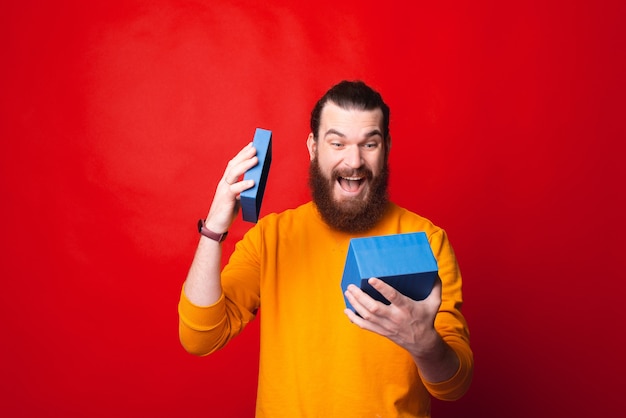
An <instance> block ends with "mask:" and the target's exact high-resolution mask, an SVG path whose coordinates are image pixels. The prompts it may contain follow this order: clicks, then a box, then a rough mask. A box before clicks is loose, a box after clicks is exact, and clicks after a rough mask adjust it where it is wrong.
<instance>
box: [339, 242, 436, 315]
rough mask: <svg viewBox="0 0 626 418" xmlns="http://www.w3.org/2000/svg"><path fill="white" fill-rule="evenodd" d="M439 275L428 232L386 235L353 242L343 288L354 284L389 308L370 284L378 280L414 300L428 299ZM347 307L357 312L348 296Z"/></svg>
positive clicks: (342, 280)
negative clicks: (375, 279)
mask: <svg viewBox="0 0 626 418" xmlns="http://www.w3.org/2000/svg"><path fill="white" fill-rule="evenodd" d="M437 274H438V267H437V260H436V259H435V256H434V255H433V252H432V249H431V248H430V244H429V242H428V238H427V237H426V233H424V232H410V233H404V234H393V235H383V236H374V237H365V238H353V239H351V240H350V245H349V247H348V254H347V255H346V262H345V265H344V271H343V277H342V279H341V288H342V290H343V292H345V291H346V289H347V288H348V285H350V284H354V285H356V286H358V287H359V288H361V290H363V291H364V292H365V293H367V294H368V295H370V296H371V297H372V298H374V299H376V300H378V301H380V302H383V303H385V304H389V301H388V300H387V299H385V298H384V297H383V295H381V294H380V293H379V292H378V291H377V290H375V289H374V288H373V287H372V286H370V285H369V283H367V280H368V279H370V278H371V277H377V278H379V279H381V280H383V281H384V282H385V283H387V284H389V285H390V286H392V287H394V288H395V289H396V290H398V291H399V292H400V293H402V294H403V295H405V296H408V297H410V298H411V299H414V300H422V299H425V298H426V297H427V296H428V295H429V294H430V291H431V290H432V287H433V284H434V280H435V278H436V277H437ZM344 300H345V302H346V306H347V307H348V308H350V309H353V308H352V306H351V305H350V302H348V300H347V298H346V297H345V295H344Z"/></svg>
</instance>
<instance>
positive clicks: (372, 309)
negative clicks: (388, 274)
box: [346, 285, 385, 320]
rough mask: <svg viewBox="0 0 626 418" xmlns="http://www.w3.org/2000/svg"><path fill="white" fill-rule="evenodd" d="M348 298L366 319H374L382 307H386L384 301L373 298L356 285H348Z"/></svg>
mask: <svg viewBox="0 0 626 418" xmlns="http://www.w3.org/2000/svg"><path fill="white" fill-rule="evenodd" d="M346 298H347V299H348V301H349V302H350V304H351V305H352V307H353V308H354V310H355V311H356V312H357V313H358V314H359V315H361V317H362V318H364V319H366V320H372V318H373V317H374V316H376V315H378V312H379V311H380V309H381V308H384V307H385V305H384V304H383V303H381V302H378V301H377V300H375V299H373V298H372V297H371V296H370V295H368V294H367V293H365V292H364V291H363V290H361V289H359V288H358V287H357V286H355V285H350V286H348V289H347V290H346Z"/></svg>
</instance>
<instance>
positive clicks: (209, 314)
mask: <svg viewBox="0 0 626 418" xmlns="http://www.w3.org/2000/svg"><path fill="white" fill-rule="evenodd" d="M257 237H259V231H258V228H257V227H255V228H252V229H251V230H250V231H248V233H247V234H246V235H245V236H244V238H243V239H242V240H241V241H239V242H238V243H237V245H236V247H235V251H234V252H233V254H232V256H231V258H230V260H229V263H228V265H227V266H226V267H225V268H224V270H223V271H222V273H221V281H222V295H221V297H220V299H219V300H218V301H217V302H215V303H214V304H213V305H211V306H197V305H194V304H193V303H192V302H191V301H190V300H189V299H188V298H187V296H186V295H185V292H184V289H183V290H182V291H181V295H180V299H179V303H178V318H179V321H178V333H179V338H180V342H181V344H182V346H183V347H184V348H185V350H187V351H188V352H189V353H191V354H195V355H200V356H202V355H208V354H211V353H213V352H215V351H217V350H219V349H221V348H223V347H224V346H226V344H227V343H228V342H229V341H230V340H231V339H233V338H234V337H235V336H237V335H239V333H241V331H242V330H243V329H244V328H245V326H246V325H247V324H248V323H249V322H250V321H252V320H253V319H254V318H255V317H256V313H257V310H258V308H259V306H260V292H259V263H258V252H257V245H256V243H258V242H260V241H259V239H257Z"/></svg>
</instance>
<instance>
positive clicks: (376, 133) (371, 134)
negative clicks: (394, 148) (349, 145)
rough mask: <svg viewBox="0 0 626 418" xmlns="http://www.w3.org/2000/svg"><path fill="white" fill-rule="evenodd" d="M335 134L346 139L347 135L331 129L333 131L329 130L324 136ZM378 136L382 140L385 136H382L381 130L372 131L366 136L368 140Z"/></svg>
mask: <svg viewBox="0 0 626 418" xmlns="http://www.w3.org/2000/svg"><path fill="white" fill-rule="evenodd" d="M333 134H334V135H337V136H340V137H342V138H345V137H346V135H345V134H343V133H341V132H339V131H338V130H336V129H333V128H331V129H329V130H327V131H326V133H325V134H324V138H326V137H327V136H328V135H333ZM376 135H378V136H380V137H381V138H382V136H383V134H382V132H380V130H378V129H374V130H372V131H370V132H368V133H367V134H366V135H365V137H366V138H371V137H373V136H376Z"/></svg>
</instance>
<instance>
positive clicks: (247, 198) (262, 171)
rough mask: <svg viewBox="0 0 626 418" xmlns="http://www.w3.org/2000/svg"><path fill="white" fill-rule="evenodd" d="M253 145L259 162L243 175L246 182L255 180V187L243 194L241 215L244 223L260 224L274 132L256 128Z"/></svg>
mask: <svg viewBox="0 0 626 418" xmlns="http://www.w3.org/2000/svg"><path fill="white" fill-rule="evenodd" d="M252 144H253V145H254V147H255V148H256V155H257V157H258V158H259V162H258V164H257V165H255V166H254V167H252V168H250V169H249V170H248V171H246V172H245V174H244V175H243V178H244V180H254V186H253V187H252V188H250V189H248V190H244V191H243V192H241V201H240V202H241V213H242V216H243V220H244V221H248V222H254V223H256V222H258V220H259V213H260V212H261V204H262V203H263V194H264V193H265V185H266V184H267V176H268V174H269V172H270V165H271V163H272V131H268V130H267V129H262V128H256V131H255V133H254V138H253V140H252Z"/></svg>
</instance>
